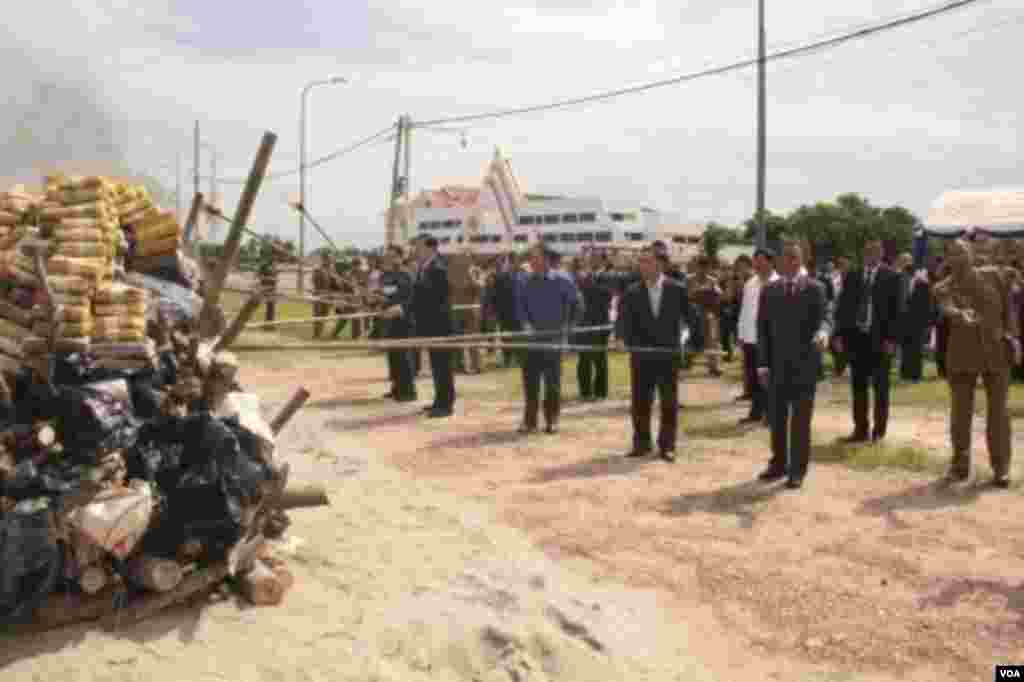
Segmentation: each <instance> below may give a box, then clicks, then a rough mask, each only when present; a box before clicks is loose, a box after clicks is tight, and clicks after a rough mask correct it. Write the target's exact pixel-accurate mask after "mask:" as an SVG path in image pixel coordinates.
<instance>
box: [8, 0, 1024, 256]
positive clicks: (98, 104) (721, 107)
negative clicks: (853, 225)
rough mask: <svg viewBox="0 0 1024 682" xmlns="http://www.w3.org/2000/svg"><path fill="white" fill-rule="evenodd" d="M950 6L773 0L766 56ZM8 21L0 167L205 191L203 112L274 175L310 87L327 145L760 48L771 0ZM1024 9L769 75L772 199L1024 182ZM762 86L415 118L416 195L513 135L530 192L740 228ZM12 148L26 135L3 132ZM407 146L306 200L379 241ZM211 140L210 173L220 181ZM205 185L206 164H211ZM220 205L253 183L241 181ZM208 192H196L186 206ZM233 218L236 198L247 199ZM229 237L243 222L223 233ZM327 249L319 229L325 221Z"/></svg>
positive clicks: (65, 8) (286, 191)
mask: <svg viewBox="0 0 1024 682" xmlns="http://www.w3.org/2000/svg"><path fill="white" fill-rule="evenodd" d="M938 2H939V0H842V2H839V1H838V0H825V1H824V2H817V3H807V2H806V1H805V0H768V6H769V7H768V35H769V44H770V49H775V48H784V47H788V46H793V45H796V44H799V43H801V42H802V41H804V40H807V39H809V38H817V37H823V36H827V35H830V34H833V33H836V32H838V31H841V30H843V29H846V28H851V27H857V26H861V25H864V24H866V23H870V22H873V21H875V20H877V19H880V18H888V17H895V16H899V15H902V14H905V13H907V12H911V11H914V10H916V9H920V8H923V7H927V6H932V5H935V4H937V3H938ZM19 7H20V9H19V13H18V16H17V19H16V20H11V21H8V22H7V23H6V25H5V26H4V27H3V29H2V30H3V31H5V32H6V33H7V35H5V36H4V40H3V41H2V42H3V43H4V44H5V47H3V48H0V49H2V50H3V53H4V59H5V62H4V63H5V65H6V66H8V68H6V69H5V87H6V89H7V92H8V97H7V103H6V105H5V107H3V108H2V111H0V141H2V142H0V144H2V145H3V148H2V149H0V152H2V153H0V166H2V167H0V174H3V175H12V174H20V175H25V174H31V173H32V172H33V170H32V169H33V168H34V167H35V166H34V165H33V162H34V161H40V162H50V161H56V160H86V159H90V160H91V159H93V158H98V159H106V158H115V157H117V156H121V157H123V158H124V159H125V160H126V161H127V163H128V164H129V165H130V166H131V167H133V168H138V169H141V170H146V171H148V172H151V173H153V174H155V175H159V176H160V177H161V179H162V180H163V181H164V182H165V183H166V184H167V185H168V186H169V187H171V188H173V187H174V184H175V181H174V165H175V159H176V157H178V156H179V155H181V156H182V158H183V160H184V163H185V165H186V166H187V172H186V173H183V181H184V183H185V185H186V187H191V165H192V151H191V150H192V143H191V135H192V127H193V122H194V121H195V120H197V119H198V120H199V121H200V125H201V130H202V134H203V139H204V141H206V142H208V143H209V144H210V145H212V146H213V147H215V148H216V151H217V153H218V155H219V161H218V165H219V174H220V175H221V176H222V177H226V178H229V179H240V178H242V177H244V175H245V173H246V172H247V170H248V167H249V165H250V163H251V161H252V158H253V156H254V154H255V151H256V148H257V146H258V144H259V141H260V137H261V135H262V133H263V131H265V130H271V131H274V132H275V133H277V134H278V136H279V137H278V143H277V147H276V150H275V153H274V157H273V162H272V164H271V172H278V173H280V172H285V173H286V172H287V171H289V170H292V169H294V168H296V167H297V166H298V137H299V136H298V129H299V125H298V120H299V92H300V90H301V88H302V86H303V85H304V84H305V83H307V82H309V81H311V80H314V79H320V78H325V77H328V76H333V75H340V76H344V77H346V78H348V79H349V80H350V83H349V84H348V85H340V86H333V87H321V88H317V89H315V90H314V91H313V93H312V95H311V97H310V116H309V148H310V156H311V158H315V157H318V156H323V155H325V154H328V153H330V152H332V151H334V150H336V149H339V148H342V147H344V146H346V145H348V144H349V143H351V142H352V141H354V140H357V139H359V138H362V137H365V136H367V135H369V134H371V133H373V132H375V131H377V130H380V129H382V128H385V127H386V126H388V125H389V124H391V123H393V122H394V121H395V119H396V118H397V117H398V115H399V114H409V115H410V116H412V118H413V119H414V120H421V121H424V120H430V119H435V118H444V117H448V116H458V115H463V114H473V113H477V112H484V111H490V110H493V109H502V108H506V107H515V106H523V105H531V104H543V103H546V102H549V101H552V100H557V99H561V98H566V97H573V96H578V95H585V94H590V93H593V92H598V91H601V90H606V89H613V88H617V87H622V86H628V85H634V84H640V83H643V82H646V81H651V80H657V79H660V78H666V77H669V76H672V75H675V74H683V73H686V72H690V71H695V70H699V69H702V68H706V67H709V66H715V65H720V64H726V63H729V62H732V61H736V60H738V59H742V58H746V57H749V56H752V55H753V54H754V51H755V42H754V41H755V37H756V34H755V29H756V26H755V20H756V14H755V12H756V10H755V7H756V3H755V1H754V0H714V1H712V0H700V1H695V2H690V3H678V2H669V1H668V0H632V1H631V2H621V1H618V0H614V1H613V0H592V1H591V2H581V1H577V0H554V1H553V2H536V1H534V2H531V1H530V0H512V2H509V3H500V4H499V3H490V2H482V3H456V2H449V1H448V0H430V1H428V0H376V2H374V3H373V5H372V6H369V5H360V4H359V3H358V1H351V0H346V1H345V2H337V0H289V1H288V2H283V1H282V2H251V1H250V2H241V1H240V0H130V1H128V0H66V1H64V2H59V1H58V0H37V1H36V2H32V3H24V4H20V5H19ZM1022 37H1024V8H1021V7H1020V3H1019V0H988V1H984V0H983V1H982V2H979V3H977V4H976V5H974V6H973V7H971V8H968V9H965V10H960V11H957V12H953V13H951V14H949V15H946V16H944V17H941V18H937V19H933V20H929V21H927V22H925V23H921V24H917V25H914V26H911V27H907V28H902V29H898V30H894V31H891V32H888V33H886V34H884V35H881V36H878V37H874V38H870V39H867V40H864V41H861V42H857V43H853V44H848V45H845V46H842V47H839V48H835V49H832V50H829V51H827V52H822V53H818V54H814V55H811V56H807V57H803V58H800V59H797V60H792V61H781V62H777V63H774V64H772V66H771V67H770V70H769V112H768V117H769V143H768V145H769V147H768V149H769V157H768V205H769V206H770V207H771V208H773V209H775V210H787V209H790V208H793V207H795V206H797V205H799V204H801V203H805V202H813V201H817V200H822V199H829V198H832V197H834V196H835V195H836V194H838V193H841V192H847V191H857V192H861V193H863V194H865V195H867V196H868V197H869V198H870V199H871V200H872V201H873V202H875V203H878V204H892V203H901V204H904V205H906V206H908V207H909V208H911V209H912V210H914V211H916V212H919V213H920V212H924V211H926V210H927V207H928V206H929V204H930V203H931V202H932V200H933V199H934V198H935V197H936V196H937V195H938V194H940V193H941V192H942V191H943V190H945V189H948V188H954V187H957V188H965V187H989V186H1007V185H1021V184H1024V182H1022V179H1021V178H1020V172H1021V171H1020V170H1019V158H1020V157H1019V151H1020V150H1019V146H1020V139H1021V137H1022V136H1021V134H1020V127H1019V122H1020V113H1019V112H1021V111H1022V109H1024V89H1022V88H1020V87H1019V85H1018V84H1017V83H1016V82H1015V79H1014V78H1013V76H1011V78H1009V79H1008V78H1007V75H1011V74H1014V75H1015V71H1013V69H1015V67H1016V61H1017V59H1016V55H1017V54H1019V45H1020V42H1021V39H1022ZM755 86H756V83H755V77H754V71H753V70H748V71H744V72H739V73H733V74H730V75H725V76H720V77H714V78H707V79H703V80H700V81H696V82H692V83H687V84H682V85H676V86H671V87H667V88H662V89H658V90H654V91H650V92H647V93H645V94H639V95H630V96H626V97H622V98H618V99H614V100H610V101H605V102H601V103H598V104H594V105H590V106H584V107H575V108H568V109H564V110H559V111H555V112H547V113H544V114H534V115H529V116H521V117H510V118H502V119H497V120H487V121H481V122H477V123H473V124H469V125H468V126H467V131H466V135H467V140H468V145H467V147H466V148H465V149H463V148H462V146H461V145H460V139H459V136H458V135H457V134H452V133H444V132H433V131H427V130H424V129H420V130H416V131H415V133H414V136H413V153H412V185H413V188H414V189H420V188H423V187H429V186H435V185H436V184H438V183H440V182H443V181H451V180H466V181H477V180H478V179H479V178H480V176H481V173H482V171H483V168H484V165H485V164H486V163H487V161H488V160H489V159H490V157H491V155H492V153H493V149H494V147H495V146H496V145H500V146H501V147H502V149H503V150H504V151H505V152H506V153H507V155H508V156H509V157H511V159H512V164H513V168H514V169H515V171H516V173H517V175H518V176H519V179H520V182H521V183H522V184H523V185H524V186H525V188H526V189H527V190H528V191H539V192H553V193H555V192H557V193H568V194H573V195H585V196H595V195H600V196H604V197H607V198H611V199H616V200H622V201H629V202H638V203H643V204H647V205H652V206H655V207H658V208H660V209H662V210H664V211H666V212H671V213H674V214H677V215H678V216H679V217H680V218H681V219H684V220H693V221H703V220H717V221H720V222H725V223H728V224H736V223H738V222H740V221H742V220H743V219H745V218H746V217H748V216H749V215H750V213H751V212H752V210H753V206H754V189H755V187H754V181H755V174H754V165H755V125H756V120H755ZM4 140H6V141H4ZM392 150H393V147H392V146H391V145H390V144H387V143H384V144H378V145H374V146H370V147H367V148H365V149H363V150H361V151H359V152H356V153H354V154H351V155H349V156H346V157H344V158H342V159H339V160H337V161H335V162H333V163H330V164H325V165H323V166H320V167H318V168H316V169H315V170H312V171H310V193H309V201H308V203H309V206H310V208H311V211H312V212H313V214H314V215H315V216H317V217H318V219H319V220H320V222H321V223H322V224H323V225H324V226H325V227H326V228H327V229H328V230H329V232H330V233H331V234H332V237H333V238H334V239H336V240H337V241H339V242H348V243H355V244H359V245H370V244H375V243H380V242H381V241H382V238H383V227H382V222H381V212H382V210H383V208H384V206H385V204H386V201H387V192H388V183H389V179H390V164H391V155H392ZM208 169H209V152H208V151H206V150H205V149H204V158H203V159H202V173H203V175H204V176H206V175H207V174H208ZM202 184H203V188H204V190H205V189H206V188H207V187H208V180H207V179H206V178H205V177H204V179H203V181H202ZM222 188H223V189H224V194H225V195H224V204H225V206H226V207H227V208H228V209H230V208H232V207H233V206H234V204H235V202H236V201H237V197H238V192H239V190H240V183H238V184H222ZM297 188H298V177H297V175H290V176H287V177H284V178H281V179H278V180H275V181H273V182H270V183H268V184H266V185H265V186H264V189H263V191H262V193H261V195H260V199H259V201H258V203H257V206H256V211H255V213H254V218H253V223H254V227H256V228H257V229H261V230H263V231H266V232H269V233H277V234H280V235H282V236H286V237H296V236H297V232H298V227H297V220H296V218H295V217H294V215H293V214H290V213H289V211H288V209H287V208H286V205H285V202H286V201H287V200H288V198H289V197H290V196H294V195H295V194H296V192H297ZM186 203H187V202H186ZM229 212H230V211H229ZM221 234H223V232H222V233H221ZM307 243H308V245H307V248H313V247H315V246H317V245H319V244H320V240H319V239H318V238H314V237H313V235H310V236H309V238H308V240H307Z"/></svg>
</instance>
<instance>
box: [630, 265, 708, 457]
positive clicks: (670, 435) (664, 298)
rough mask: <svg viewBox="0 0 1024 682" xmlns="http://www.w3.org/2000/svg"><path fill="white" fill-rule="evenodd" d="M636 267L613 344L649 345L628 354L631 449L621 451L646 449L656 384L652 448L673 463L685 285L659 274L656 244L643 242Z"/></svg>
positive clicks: (686, 316)
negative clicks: (635, 280)
mask: <svg viewBox="0 0 1024 682" xmlns="http://www.w3.org/2000/svg"><path fill="white" fill-rule="evenodd" d="M638 266H639V270H640V276H641V277H642V279H641V281H640V282H639V283H637V284H634V285H633V286H631V287H630V288H629V289H628V290H627V291H626V293H625V295H624V297H623V300H622V309H621V313H620V314H619V317H618V320H617V321H616V324H617V337H618V340H617V342H616V345H617V346H619V347H622V346H626V347H628V348H650V349H651V352H643V351H638V352H634V353H630V356H629V370H630V379H631V391H630V411H631V412H632V415H633V449H632V450H630V452H629V453H628V454H627V455H626V456H627V457H644V456H646V455H649V454H651V450H652V449H653V448H652V446H653V443H652V442H651V440H652V439H651V408H652V407H653V406H654V392H655V389H657V392H658V401H659V402H660V404H661V423H660V424H659V425H658V453H659V455H660V456H661V458H662V459H664V460H666V461H669V462H673V461H675V458H676V434H677V431H678V424H679V368H680V364H681V359H682V358H681V354H682V350H683V349H682V344H681V341H682V332H683V329H684V328H685V327H686V326H687V324H688V322H689V321H690V320H691V319H692V318H693V312H692V309H691V307H690V298H689V296H687V292H686V285H685V284H682V283H680V282H677V281H675V280H672V279H670V278H668V277H666V276H665V271H666V270H667V269H669V268H670V267H671V264H670V262H669V259H668V256H667V255H665V254H659V253H658V252H657V248H656V247H653V246H652V247H648V248H647V249H644V251H643V252H642V253H641V254H640V261H639V263H638Z"/></svg>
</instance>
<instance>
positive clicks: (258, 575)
mask: <svg viewBox="0 0 1024 682" xmlns="http://www.w3.org/2000/svg"><path fill="white" fill-rule="evenodd" d="M238 584H239V587H240V588H241V591H242V596H244V597H245V598H246V599H248V600H249V601H250V602H251V603H252V604H254V605H255V606H277V605H278V604H280V603H281V601H282V600H283V599H284V593H285V589H286V588H285V586H284V585H283V584H282V583H281V580H280V579H279V578H278V577H277V574H276V573H274V571H272V570H270V568H268V567H267V565H266V564H265V563H263V561H261V560H260V559H255V560H254V561H253V566H252V570H251V571H249V572H248V573H246V574H245V575H243V576H242V577H241V578H240V579H239V581H238Z"/></svg>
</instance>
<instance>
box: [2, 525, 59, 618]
mask: <svg viewBox="0 0 1024 682" xmlns="http://www.w3.org/2000/svg"><path fill="white" fill-rule="evenodd" d="M63 568H64V552H63V551H62V548H61V546H60V545H58V544H57V542H56V541H55V540H54V539H53V534H52V533H51V531H50V513H49V511H47V510H45V509H44V510H41V511H36V512H16V511H12V512H8V513H6V514H4V515H2V516H0V622H3V623H12V622H16V621H21V620H24V619H27V618H29V617H31V616H32V614H33V613H34V612H35V610H36V609H37V608H38V607H39V606H40V605H41V604H42V603H43V601H44V600H45V599H46V597H47V596H49V594H50V593H51V592H52V591H53V589H54V586H55V585H56V584H57V579H58V577H59V576H60V575H61V573H62V572H63Z"/></svg>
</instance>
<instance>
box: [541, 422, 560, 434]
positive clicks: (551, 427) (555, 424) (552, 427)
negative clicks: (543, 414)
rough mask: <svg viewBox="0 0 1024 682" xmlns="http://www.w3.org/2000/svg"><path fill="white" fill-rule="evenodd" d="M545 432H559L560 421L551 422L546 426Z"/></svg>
mask: <svg viewBox="0 0 1024 682" xmlns="http://www.w3.org/2000/svg"><path fill="white" fill-rule="evenodd" d="M544 433H551V434H555V433H558V422H550V423H549V424H548V425H547V426H545V427H544Z"/></svg>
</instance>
